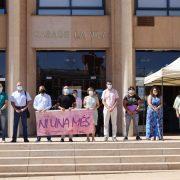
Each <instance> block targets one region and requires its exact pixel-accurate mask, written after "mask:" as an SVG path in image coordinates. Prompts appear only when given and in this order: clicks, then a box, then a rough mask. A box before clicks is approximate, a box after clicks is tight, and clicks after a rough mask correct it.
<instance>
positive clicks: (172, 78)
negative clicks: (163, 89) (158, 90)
mask: <svg viewBox="0 0 180 180" xmlns="http://www.w3.org/2000/svg"><path fill="white" fill-rule="evenodd" d="M144 84H145V85H162V84H163V85H165V86H179V85H180V57H179V58H178V59H176V60H175V61H173V62H172V63H171V64H169V65H167V66H166V67H164V68H162V69H160V70H159V71H157V72H155V73H153V74H151V75H149V76H147V77H145V79H144Z"/></svg>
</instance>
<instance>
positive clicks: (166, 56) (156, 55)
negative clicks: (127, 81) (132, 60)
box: [136, 51, 180, 77]
mask: <svg viewBox="0 0 180 180" xmlns="http://www.w3.org/2000/svg"><path fill="white" fill-rule="evenodd" d="M179 57H180V51H136V77H145V76H147V75H150V74H152V73H154V72H156V71H158V70H159V69H161V68H162V67H164V66H166V65H168V64H170V63H172V62H173V61H174V60H176V59H177V58H179Z"/></svg>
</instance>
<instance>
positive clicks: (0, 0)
mask: <svg viewBox="0 0 180 180" xmlns="http://www.w3.org/2000/svg"><path fill="white" fill-rule="evenodd" d="M5 10H6V1H5V0H0V14H5Z"/></svg>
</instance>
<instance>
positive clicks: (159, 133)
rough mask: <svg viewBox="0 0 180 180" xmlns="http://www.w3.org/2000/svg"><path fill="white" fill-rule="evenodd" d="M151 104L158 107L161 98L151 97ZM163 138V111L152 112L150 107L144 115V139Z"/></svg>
mask: <svg viewBox="0 0 180 180" xmlns="http://www.w3.org/2000/svg"><path fill="white" fill-rule="evenodd" d="M151 104H152V105H153V106H155V107H158V106H159V105H160V104H161V98H159V97H153V96H151ZM151 137H159V139H162V138H163V109H162V108H160V109H158V111H155V110H153V109H152V108H151V107H150V106H148V108H147V115H146V138H151Z"/></svg>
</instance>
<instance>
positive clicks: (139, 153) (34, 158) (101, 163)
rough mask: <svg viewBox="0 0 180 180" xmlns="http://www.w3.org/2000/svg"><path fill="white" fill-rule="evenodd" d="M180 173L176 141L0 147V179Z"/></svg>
mask: <svg viewBox="0 0 180 180" xmlns="http://www.w3.org/2000/svg"><path fill="white" fill-rule="evenodd" d="M157 170H160V171H162V170H163V171H165V170H180V141H165V142H163V141H158V142H151V141H140V142H137V141H128V142H94V143H87V142H73V143H69V142H68V143H67V142H65V143H60V142H53V143H48V142H45V143H44V142H42V143H32V142H31V143H4V144H0V177H9V176H14V177H15V176H37V175H38V176H41V175H66V174H72V175H73V174H101V173H121V172H133V171H135V172H137V171H139V172H141V171H157Z"/></svg>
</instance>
